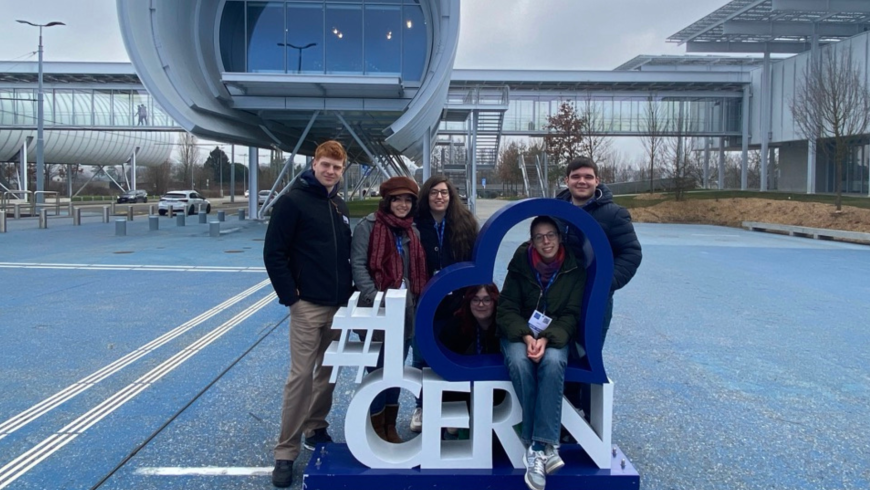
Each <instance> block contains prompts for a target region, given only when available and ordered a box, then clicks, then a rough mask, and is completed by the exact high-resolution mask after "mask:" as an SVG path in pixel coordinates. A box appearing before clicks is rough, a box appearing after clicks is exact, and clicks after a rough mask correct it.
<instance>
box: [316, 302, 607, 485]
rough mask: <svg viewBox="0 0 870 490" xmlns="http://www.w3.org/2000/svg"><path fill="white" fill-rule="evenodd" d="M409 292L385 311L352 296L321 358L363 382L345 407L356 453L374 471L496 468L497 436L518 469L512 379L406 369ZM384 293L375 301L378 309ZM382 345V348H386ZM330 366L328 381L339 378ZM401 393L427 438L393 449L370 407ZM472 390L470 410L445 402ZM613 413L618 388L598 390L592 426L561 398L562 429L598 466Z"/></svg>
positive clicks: (348, 433)
mask: <svg viewBox="0 0 870 490" xmlns="http://www.w3.org/2000/svg"><path fill="white" fill-rule="evenodd" d="M405 294H406V291H405V290H393V289H391V290H388V291H387V292H386V301H385V307H383V308H379V307H377V306H375V307H372V308H361V307H359V306H357V302H358V301H359V293H354V295H353V296H352V297H351V299H350V301H349V302H348V305H347V307H344V308H341V309H339V310H338V312H337V313H336V314H335V318H334V320H333V324H332V328H333V329H336V330H341V335H340V337H339V340H337V341H335V342H333V343H332V345H331V346H330V347H329V349H328V350H327V352H326V355H325V356H324V359H323V364H324V365H325V366H334V367H338V368H340V367H357V368H358V371H357V376H356V381H357V382H358V383H360V386H359V388H357V390H356V393H355V394H354V396H353V399H352V400H351V402H350V405H349V406H348V409H347V415H346V417H345V424H344V427H345V439H346V440H347V445H348V448H349V449H350V451H351V454H353V456H354V457H355V458H356V459H357V460H358V461H359V462H360V463H362V464H364V465H366V466H368V467H369V468H395V469H400V468H414V467H417V466H419V467H421V468H423V469H432V468H442V469H443V468H456V469H460V468H462V469H490V468H492V466H493V465H492V434H493V433H495V435H496V436H497V437H498V439H499V441H500V442H501V444H502V445H503V446H504V448H505V450H506V452H507V454H508V455H510V457H511V463H512V464H513V466H514V467H515V468H523V462H522V455H523V453H524V448H523V445H522V442H521V441H520V438H519V435H518V434H517V433H516V431H515V430H514V428H513V426H515V425H516V424H518V423H520V422H521V421H522V413H521V409H520V404H519V401H518V400H517V396H516V393H515V392H514V389H513V386H512V384H511V382H510V381H485V382H482V381H478V382H475V383H474V384H473V385H472V383H471V382H470V381H459V382H449V381H445V380H443V379H442V378H441V377H440V376H438V375H437V374H436V373H435V372H434V371H432V370H431V369H429V368H426V369H424V370H423V371H422V372H421V371H420V370H419V369H415V368H412V367H408V366H405V365H404V359H403V358H402V352H403V341H404V339H403V337H404V322H405ZM382 298H383V294H382V293H378V295H377V297H376V298H375V302H374V304H375V305H380V304H381V299H382ZM352 330H364V331H366V332H368V333H369V334H368V335H366V340H365V341H364V342H357V341H351V340H350V339H349V335H350V332H351V331H352ZM376 330H382V331H383V332H384V342H383V343H381V342H373V341H372V337H373V335H371V334H372V333H374V331H376ZM382 344H383V345H382ZM382 347H384V349H385V351H384V354H385V355H384V367H383V369H379V370H376V371H373V372H372V373H370V374H369V375H368V376H364V374H365V367H367V366H368V367H374V366H375V365H376V364H377V359H378V354H379V353H380V349H381V348H382ZM338 371H339V370H338V369H333V371H332V379H331V382H333V383H334V382H335V381H336V380H337V378H338ZM393 387H398V388H404V389H406V390H408V391H410V392H412V393H414V394H415V395H418V394H419V393H420V391H421V390H422V392H423V393H424V394H425V396H424V397H423V413H424V414H426V415H425V417H423V433H422V436H421V437H416V438H413V439H411V440H408V441H406V442H403V443H401V444H391V443H389V442H387V441H384V440H382V439H381V438H380V437H378V436H377V434H375V431H374V429H373V428H372V426H371V422H370V420H369V406H370V405H371V403H372V400H373V399H374V397H375V396H376V395H377V394H378V393H380V392H381V391H383V390H385V389H387V388H393ZM495 390H504V391H506V392H507V393H508V396H507V397H506V398H505V401H504V402H502V403H501V404H499V405H498V406H496V407H493V393H494V391H495ZM451 391H452V392H465V393H469V392H470V393H471V407H472V413H471V414H469V413H468V408H467V406H466V404H465V402H443V401H442V395H443V393H444V392H451ZM612 409H613V384H612V383H607V384H605V385H593V390H592V417H591V420H592V424H591V426H590V424H587V423H586V421H585V420H583V418H582V417H581V416H580V415H579V414H578V413H577V411H576V410H575V409H574V407H573V406H572V405H571V404H570V403H569V402H568V401H567V400H566V399H564V398H563V400H562V424H563V425H564V426H565V428H566V429H567V430H568V431H569V432H570V433H571V434H572V435H573V436H574V437H575V438H576V439H577V442H578V443H579V444H580V445H581V446H582V447H583V448H584V450H585V451H586V452H587V453H588V454H589V456H590V457H591V458H592V460H593V461H594V462H595V464H596V465H597V466H598V467H599V468H610V464H611V461H610V458H611V456H610V431H611V418H612ZM442 427H457V428H468V429H470V438H469V439H468V440H462V441H442V440H441V428H442Z"/></svg>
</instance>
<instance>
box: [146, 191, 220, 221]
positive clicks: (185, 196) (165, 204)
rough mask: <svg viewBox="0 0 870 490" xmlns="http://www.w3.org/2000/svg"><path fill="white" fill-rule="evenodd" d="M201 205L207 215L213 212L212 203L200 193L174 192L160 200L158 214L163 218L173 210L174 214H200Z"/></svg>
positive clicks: (168, 193)
mask: <svg viewBox="0 0 870 490" xmlns="http://www.w3.org/2000/svg"><path fill="white" fill-rule="evenodd" d="M200 205H202V207H203V210H204V211H205V212H206V213H210V212H211V203H210V202H208V199H206V198H204V197H202V195H200V194H199V193H198V192H196V191H172V192H167V193H166V194H165V195H163V196H162V197H161V198H160V203H159V204H158V209H157V212H158V213H160V215H161V216H163V215H165V214H166V213H168V212H169V209H170V208H172V212H173V213H187V214H196V213H198V212H199V207H200Z"/></svg>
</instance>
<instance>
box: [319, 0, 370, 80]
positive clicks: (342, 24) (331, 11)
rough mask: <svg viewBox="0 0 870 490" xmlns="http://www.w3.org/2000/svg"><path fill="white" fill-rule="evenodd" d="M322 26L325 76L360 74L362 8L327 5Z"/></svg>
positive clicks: (361, 66) (361, 65)
mask: <svg viewBox="0 0 870 490" xmlns="http://www.w3.org/2000/svg"><path fill="white" fill-rule="evenodd" d="M326 26H327V33H326V73H347V74H353V75H362V74H363V61H362V50H363V43H362V6H360V5H347V4H327V5H326Z"/></svg>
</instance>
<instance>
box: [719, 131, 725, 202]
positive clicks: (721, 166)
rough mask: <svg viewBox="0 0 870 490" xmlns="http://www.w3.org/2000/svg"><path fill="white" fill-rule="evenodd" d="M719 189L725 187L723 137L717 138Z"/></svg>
mask: <svg viewBox="0 0 870 490" xmlns="http://www.w3.org/2000/svg"><path fill="white" fill-rule="evenodd" d="M718 188H719V190H720V191H721V190H722V189H724V188H725V138H721V137H720V138H719V184H718Z"/></svg>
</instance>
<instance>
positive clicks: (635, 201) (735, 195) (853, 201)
mask: <svg viewBox="0 0 870 490" xmlns="http://www.w3.org/2000/svg"><path fill="white" fill-rule="evenodd" d="M656 195H658V196H661V198H659V199H656V198H650V197H647V196H645V195H644V194H638V195H631V196H615V197H614V198H613V200H614V201H615V202H616V203H617V204H619V205H621V206H625V207H627V208H629V209H631V208H646V207H650V206H655V205H656V204H659V203H662V202H665V201H672V200H673V199H674V195H673V194H672V193H661V194H656ZM835 197H836V196H834V195H832V194H798V193H790V192H758V191H735V190H725V191H706V190H705V191H691V192H687V193H685V194H684V200H686V201H692V200H709V199H712V200H719V199H741V198H756V199H771V200H775V201H796V202H818V203H822V204H830V205H831V206H833V205H834V198H835ZM843 205H844V206H854V207H856V208H864V209H870V199H868V198H867V197H853V196H845V195H844V196H843Z"/></svg>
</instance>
